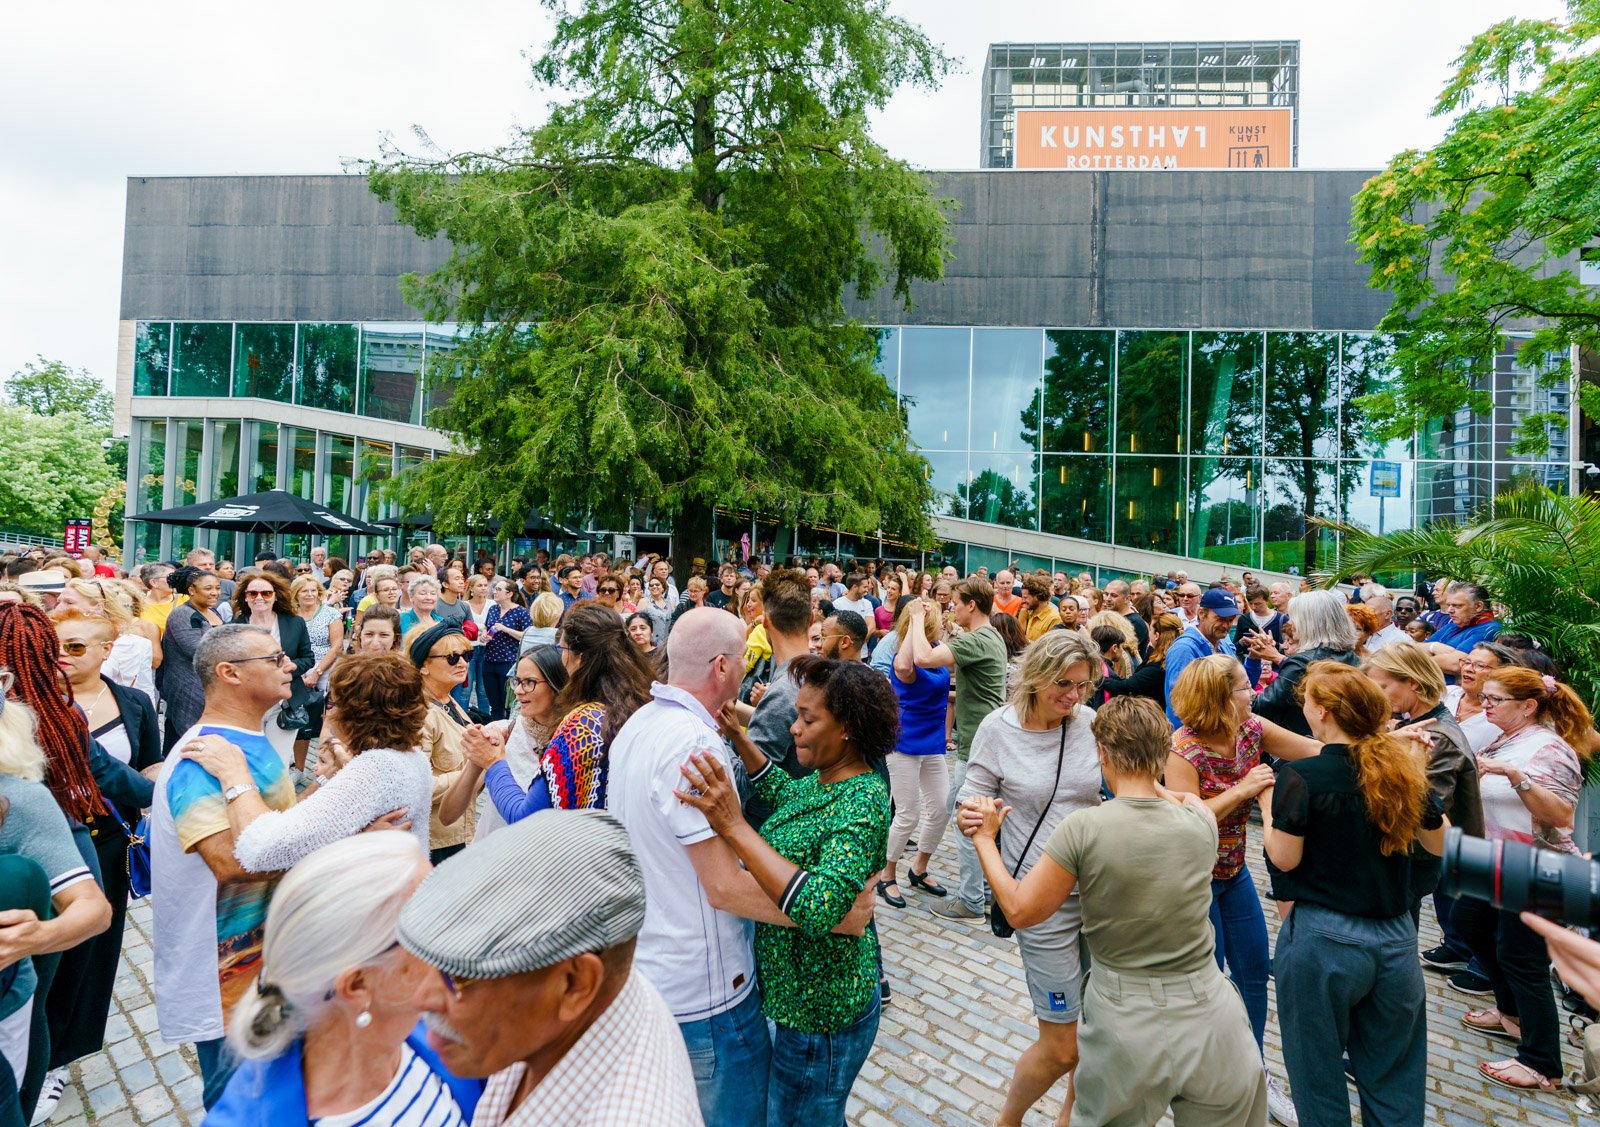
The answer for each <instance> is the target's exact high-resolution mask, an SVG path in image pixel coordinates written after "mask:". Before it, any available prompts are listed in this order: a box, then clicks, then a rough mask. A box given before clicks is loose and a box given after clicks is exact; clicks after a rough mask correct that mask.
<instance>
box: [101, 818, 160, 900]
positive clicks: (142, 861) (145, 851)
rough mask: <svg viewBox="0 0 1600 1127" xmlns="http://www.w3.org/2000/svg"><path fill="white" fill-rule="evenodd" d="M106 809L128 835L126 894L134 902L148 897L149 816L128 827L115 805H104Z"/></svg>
mask: <svg viewBox="0 0 1600 1127" xmlns="http://www.w3.org/2000/svg"><path fill="white" fill-rule="evenodd" d="M106 809H107V810H109V811H111V816H112V817H113V818H115V819H116V820H117V824H118V825H119V826H121V827H122V832H123V833H125V834H127V835H128V893H129V895H131V896H132V897H133V898H134V899H135V900H138V899H141V898H143V897H145V896H149V895H150V816H149V815H148V814H146V815H145V816H144V817H142V818H140V819H139V822H138V824H137V825H134V826H130V825H128V822H127V819H125V818H124V817H123V816H122V813H121V812H120V811H119V810H118V809H117V807H116V804H115V803H112V802H107V803H106Z"/></svg>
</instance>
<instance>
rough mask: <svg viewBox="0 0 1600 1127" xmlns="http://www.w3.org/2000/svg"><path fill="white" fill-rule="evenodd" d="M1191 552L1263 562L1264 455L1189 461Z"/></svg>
mask: <svg viewBox="0 0 1600 1127" xmlns="http://www.w3.org/2000/svg"><path fill="white" fill-rule="evenodd" d="M1196 335H1199V334H1196ZM1198 363H1199V362H1198V361H1196V364H1197V366H1198ZM1189 554H1190V555H1191V556H1198V557H1199V558H1201V559H1205V560H1215V561H1216V562H1217V563H1223V564H1232V565H1234V566H1237V567H1260V566H1261V462H1260V461H1259V460H1258V459H1255V458H1190V459H1189Z"/></svg>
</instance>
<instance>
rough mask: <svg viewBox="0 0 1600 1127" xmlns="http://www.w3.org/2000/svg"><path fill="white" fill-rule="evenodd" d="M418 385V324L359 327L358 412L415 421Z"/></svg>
mask: <svg viewBox="0 0 1600 1127" xmlns="http://www.w3.org/2000/svg"><path fill="white" fill-rule="evenodd" d="M421 384H422V326H421V325H405V324H383V323H381V322H380V323H372V324H365V325H362V326H361V408H360V410H361V413H362V414H363V415H367V416H370V417H372V418H375V419H388V420H390V421H391V422H396V423H416V422H418V421H420V420H419V412H420V408H421V400H420V397H419V395H418V391H417V389H418V388H419V387H420V386H421Z"/></svg>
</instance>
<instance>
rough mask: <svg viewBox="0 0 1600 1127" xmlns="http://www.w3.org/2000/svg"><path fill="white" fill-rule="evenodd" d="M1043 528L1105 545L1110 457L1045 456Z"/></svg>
mask: <svg viewBox="0 0 1600 1127" xmlns="http://www.w3.org/2000/svg"><path fill="white" fill-rule="evenodd" d="M1043 522H1044V523H1043V529H1044V531H1045V532H1049V533H1051V534H1053V535H1056V536H1074V537H1077V538H1078V539H1080V540H1093V541H1095V542H1096V543H1100V544H1104V543H1106V542H1107V541H1109V540H1110V539H1111V523H1110V522H1111V458H1110V457H1109V456H1108V455H1104V454H1098V455H1097V454H1090V455H1082V454H1079V455H1076V456H1074V455H1057V456H1051V455H1045V458H1044V513H1043Z"/></svg>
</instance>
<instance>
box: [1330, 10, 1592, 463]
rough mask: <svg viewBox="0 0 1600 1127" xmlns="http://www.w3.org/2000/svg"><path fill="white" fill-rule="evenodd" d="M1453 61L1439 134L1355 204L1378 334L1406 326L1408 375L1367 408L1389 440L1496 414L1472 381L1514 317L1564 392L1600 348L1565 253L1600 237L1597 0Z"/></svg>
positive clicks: (1516, 27) (1587, 390)
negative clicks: (1389, 301)
mask: <svg viewBox="0 0 1600 1127" xmlns="http://www.w3.org/2000/svg"><path fill="white" fill-rule="evenodd" d="M1456 66H1457V70H1456V73H1455V76H1454V77H1453V78H1452V79H1451V81H1450V82H1449V84H1448V85H1447V86H1446V87H1445V89H1444V91H1443V92H1442V93H1441V94H1440V96H1439V101H1438V104H1437V105H1436V106H1435V107H1434V113H1435V114H1436V115H1441V116H1442V115H1448V114H1456V115H1458V116H1457V117H1456V118H1455V120H1454V121H1453V122H1452V123H1451V126H1450V129H1449V131H1448V132H1447V133H1446V134H1445V137H1444V139H1443V140H1442V141H1440V142H1439V144H1437V145H1436V146H1434V147H1433V148H1432V149H1429V150H1427V151H1426V152H1419V151H1417V150H1415V149H1408V150H1406V151H1405V152H1402V153H1399V154H1397V155H1396V156H1395V157H1394V158H1393V159H1391V160H1390V162H1389V164H1388V167H1387V168H1385V169H1384V171H1383V172H1381V173H1380V174H1378V175H1377V176H1375V177H1373V178H1372V179H1371V180H1369V181H1368V182H1367V184H1366V185H1365V186H1364V187H1363V188H1362V190H1361V192H1360V193H1359V194H1358V195H1357V196H1356V200H1355V205H1354V215H1353V221H1352V222H1353V228H1354V230H1353V235H1352V241H1354V242H1355V243H1356V244H1357V245H1358V246H1359V248H1360V255H1361V260H1362V261H1363V262H1365V263H1367V264H1368V265H1369V266H1371V268H1372V284H1373V285H1374V286H1377V287H1380V288H1383V289H1387V290H1389V291H1391V292H1392V293H1393V295H1394V304H1393V305H1392V306H1391V308H1390V310H1389V312H1388V314H1387V315H1386V316H1385V317H1384V319H1383V321H1382V322H1380V325H1379V327H1380V328H1382V329H1384V330H1389V331H1400V330H1406V331H1407V335H1406V336H1405V337H1404V338H1403V339H1402V340H1401V342H1400V345H1399V348H1398V350H1397V353H1396V361H1397V364H1398V366H1399V369H1400V372H1401V378H1400V379H1399V380H1398V381H1397V382H1396V384H1395V385H1394V386H1392V387H1389V388H1386V389H1384V390H1382V391H1379V392H1376V393H1374V394H1372V395H1370V396H1368V397H1367V399H1366V401H1365V403H1364V406H1365V407H1366V409H1367V410H1368V411H1369V412H1371V413H1372V414H1373V415H1375V416H1376V417H1377V419H1378V420H1379V430H1380V431H1381V434H1380V437H1382V438H1408V437H1410V436H1411V434H1412V433H1413V432H1414V431H1416V430H1418V429H1420V428H1421V427H1422V425H1423V424H1424V423H1425V422H1426V421H1427V420H1428V419H1430V418H1438V417H1442V416H1448V415H1449V414H1451V413H1452V412H1454V411H1456V410H1457V409H1459V408H1462V407H1468V408H1471V409H1472V410H1473V411H1476V412H1479V413H1484V414H1486V413H1488V411H1489V409H1490V407H1491V402H1490V397H1489V391H1488V389H1487V387H1486V386H1485V385H1484V383H1482V382H1481V381H1480V380H1479V378H1478V377H1479V376H1480V375H1481V374H1482V373H1485V372H1487V371H1488V370H1489V368H1490V365H1491V363H1492V361H1493V358H1494V355H1495V354H1496V352H1497V351H1499V350H1500V349H1501V348H1502V347H1503V345H1504V343H1505V335H1504V329H1505V328H1506V327H1507V326H1508V325H1514V326H1517V327H1528V325H1529V324H1530V323H1532V325H1533V327H1534V328H1535V330H1536V331H1535V332H1534V333H1533V336H1532V338H1531V339H1530V340H1528V342H1527V343H1526V344H1525V345H1523V346H1522V349H1521V354H1522V357H1523V359H1524V361H1525V362H1526V363H1528V364H1529V366H1530V367H1533V368H1536V369H1543V370H1542V372H1541V375H1540V377H1539V380H1540V382H1541V383H1542V384H1543V385H1545V386H1548V387H1564V386H1566V385H1567V381H1568V380H1569V379H1570V377H1571V371H1570V362H1569V357H1570V349H1571V347H1572V346H1573V345H1579V346H1581V347H1583V348H1589V349H1592V348H1595V347H1596V346H1597V345H1600V292H1595V291H1593V290H1586V289H1585V288H1584V287H1582V286H1581V285H1580V284H1579V282H1578V278H1577V276H1576V275H1575V274H1574V273H1573V272H1572V270H1570V269H1567V268H1565V266H1564V265H1562V264H1561V263H1559V262H1558V260H1559V259H1562V258H1564V257H1566V256H1568V255H1572V254H1574V253H1575V252H1577V251H1578V250H1580V249H1581V248H1583V247H1584V246H1585V245H1587V244H1589V243H1590V242H1591V241H1593V240H1594V238H1595V232H1596V231H1600V193H1597V192H1596V191H1595V169H1596V167H1597V166H1600V130H1596V129H1595V127H1594V123H1595V120H1596V114H1597V113H1600V0H1569V3H1568V18H1567V19H1566V20H1564V21H1557V20H1550V21H1543V20H1523V19H1511V20H1506V21H1504V22H1503V23H1499V24H1496V25H1495V26H1494V27H1492V28H1490V29H1489V30H1487V31H1485V32H1484V33H1483V34H1481V35H1479V36H1478V37H1477V38H1475V39H1473V40H1472V42H1471V43H1470V44H1468V46H1467V48H1466V49H1465V51H1464V52H1463V53H1462V55H1461V57H1460V58H1459V59H1457V60H1456ZM1547 355H1548V356H1550V357H1551V358H1552V359H1553V361H1554V363H1551V364H1548V365H1547V364H1546V363H1545V362H1544V358H1545V357H1546V356H1547ZM1580 405H1581V407H1582V409H1583V410H1584V411H1585V413H1587V414H1589V415H1590V416H1591V417H1600V388H1596V387H1594V386H1588V385H1586V386H1584V387H1583V388H1581V389H1580ZM1563 421H1564V420H1561V419H1560V418H1559V417H1551V416H1549V415H1547V414H1533V415H1530V416H1529V417H1527V418H1526V419H1525V420H1523V423H1522V426H1521V429H1520V432H1519V435H1518V450H1519V451H1521V452H1526V453H1534V454H1537V453H1543V452H1544V451H1545V450H1547V449H1548V446H1549V428H1550V427H1551V426H1552V425H1556V424H1558V423H1561V422H1563Z"/></svg>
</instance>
